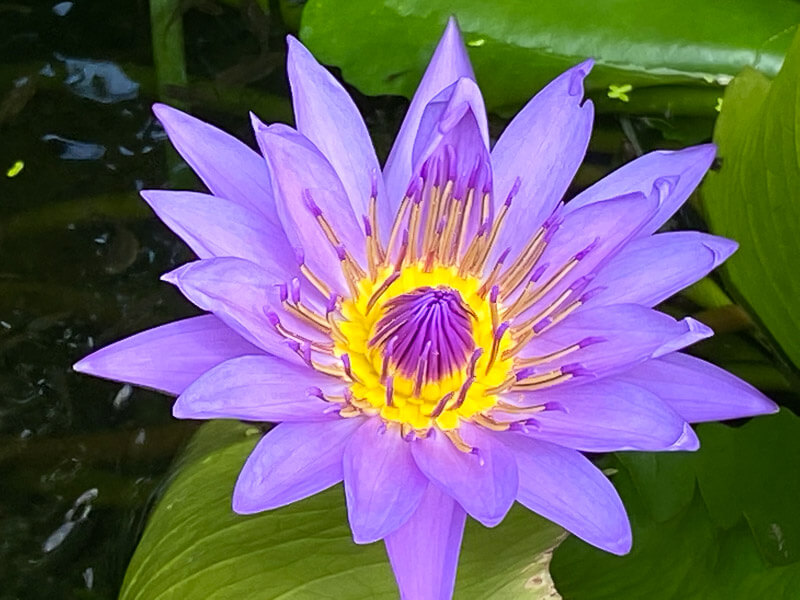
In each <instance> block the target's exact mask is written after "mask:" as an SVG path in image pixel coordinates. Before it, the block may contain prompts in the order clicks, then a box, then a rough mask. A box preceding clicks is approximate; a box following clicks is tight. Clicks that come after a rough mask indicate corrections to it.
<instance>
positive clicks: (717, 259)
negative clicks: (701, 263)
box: [703, 237, 739, 269]
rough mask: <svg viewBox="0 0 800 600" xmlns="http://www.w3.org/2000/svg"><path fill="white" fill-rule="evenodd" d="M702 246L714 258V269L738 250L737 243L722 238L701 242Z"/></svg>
mask: <svg viewBox="0 0 800 600" xmlns="http://www.w3.org/2000/svg"><path fill="white" fill-rule="evenodd" d="M703 246H704V247H705V248H706V249H707V250H708V251H709V252H711V254H712V255H713V256H714V263H713V264H714V267H713V268H714V269H716V268H717V267H718V266H720V265H721V264H722V263H724V262H725V261H726V260H728V258H730V256H731V254H733V253H734V252H736V251H737V250H738V249H739V242H737V241H735V240H730V239H728V238H723V237H715V238H713V239H711V240H707V241H705V242H703Z"/></svg>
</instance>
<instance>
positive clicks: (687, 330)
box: [650, 317, 714, 358]
mask: <svg viewBox="0 0 800 600" xmlns="http://www.w3.org/2000/svg"><path fill="white" fill-rule="evenodd" d="M680 324H681V325H683V327H684V332H683V334H682V335H678V336H676V337H675V338H673V339H671V340H670V341H668V342H667V343H666V344H664V345H663V346H661V347H660V348H658V349H656V350H655V351H654V352H653V353H652V355H651V356H650V358H659V357H661V356H665V355H667V354H671V353H673V352H677V351H678V350H681V349H683V348H686V347H687V346H691V345H692V344H696V343H697V342H699V341H701V340H704V339H706V338H710V337H711V336H713V335H714V330H713V329H711V327H709V326H708V325H706V324H705V323H701V322H700V321H698V320H697V319H693V318H692V317H685V318H684V319H681V321H680Z"/></svg>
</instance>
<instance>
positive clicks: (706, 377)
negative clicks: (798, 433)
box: [616, 353, 778, 423]
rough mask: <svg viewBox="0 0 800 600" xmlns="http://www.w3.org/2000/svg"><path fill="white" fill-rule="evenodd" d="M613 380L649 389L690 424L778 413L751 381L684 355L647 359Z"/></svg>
mask: <svg viewBox="0 0 800 600" xmlns="http://www.w3.org/2000/svg"><path fill="white" fill-rule="evenodd" d="M616 379H618V380H620V381H626V382H630V383H633V384H635V385H637V386H639V387H642V388H644V389H646V390H650V391H651V392H652V393H654V394H655V395H657V396H658V397H659V398H661V399H662V400H663V401H664V402H666V403H667V404H669V405H670V406H671V407H672V408H673V409H674V410H675V411H677V412H678V414H680V415H681V416H682V417H683V418H684V419H686V420H687V421H689V422H691V423H700V422H703V421H720V420H724V419H740V418H743V417H753V416H755V415H764V414H769V413H775V412H778V406H777V405H776V404H775V403H774V402H772V401H771V400H770V399H769V398H767V397H766V396H764V394H762V393H761V392H759V391H758V390H757V389H756V388H754V387H753V386H751V385H750V384H748V383H745V382H744V381H742V380H741V379H739V378H738V377H735V376H734V375H731V374H730V373H728V372H727V371H725V370H723V369H720V368H719V367H717V366H714V365H712V364H711V363H707V362H706V361H704V360H700V359H699V358H695V357H693V356H688V355H686V354H679V353H675V354H670V355H668V356H664V357H662V358H659V359H658V360H649V361H647V362H645V363H642V364H641V365H638V366H636V367H634V368H632V369H630V370H629V371H625V372H624V373H622V374H620V375H618V376H617V377H616Z"/></svg>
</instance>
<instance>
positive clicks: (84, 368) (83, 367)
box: [72, 354, 92, 375]
mask: <svg viewBox="0 0 800 600" xmlns="http://www.w3.org/2000/svg"><path fill="white" fill-rule="evenodd" d="M90 358H91V354H90V355H89V356H84V357H83V358H82V359H80V360H79V361H78V362H76V363H75V364H74V365H72V370H73V371H75V372H76V373H82V374H84V375H91V374H92V372H91V368H92V367H91V365H92V362H91V361H90V360H89V359H90Z"/></svg>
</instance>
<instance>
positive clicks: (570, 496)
mask: <svg viewBox="0 0 800 600" xmlns="http://www.w3.org/2000/svg"><path fill="white" fill-rule="evenodd" d="M501 439H502V441H503V442H504V443H506V444H507V445H508V447H509V448H511V449H512V451H513V453H514V458H515V459H516V461H517V466H518V467H519V492H518V493H517V501H518V502H519V503H520V504H522V505H524V506H526V507H527V508H529V509H530V510H532V511H534V512H535V513H538V514H540V515H542V516H543V517H545V518H547V519H550V520H551V521H553V522H554V523H557V524H559V525H561V526H562V527H563V528H564V529H566V530H567V531H569V532H571V533H573V534H575V535H576V536H578V537H579V538H581V539H582V540H584V541H585V542H587V543H589V544H592V545H593V546H597V547H598V548H600V549H602V550H605V551H607V552H612V553H614V554H627V553H628V552H630V549H631V544H632V536H631V526H630V523H629V522H628V516H627V515H626V514H625V507H624V506H623V505H622V501H621V500H620V498H619V495H618V494H617V491H616V490H615V489H614V486H613V485H611V482H610V481H608V479H606V477H605V475H603V473H602V472H601V471H600V470H599V469H598V468H597V467H595V466H594V465H593V464H592V463H591V462H590V461H589V460H588V459H587V458H586V457H584V456H583V455H582V454H581V453H580V452H577V451H575V450H569V449H567V448H561V447H560V446H556V445H554V444H548V443H547V442H541V441H539V440H534V439H531V438H529V437H526V436H524V435H520V434H515V433H507V434H504V435H503V436H502V438H501Z"/></svg>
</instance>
